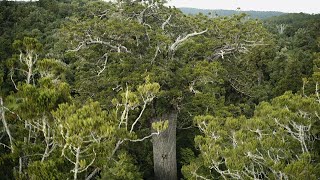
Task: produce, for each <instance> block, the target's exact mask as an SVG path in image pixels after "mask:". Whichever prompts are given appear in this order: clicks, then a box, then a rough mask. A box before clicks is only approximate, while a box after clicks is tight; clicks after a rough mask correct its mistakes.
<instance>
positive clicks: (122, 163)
mask: <svg viewBox="0 0 320 180" xmlns="http://www.w3.org/2000/svg"><path fill="white" fill-rule="evenodd" d="M117 158H118V159H119V160H118V161H117V162H115V163H112V164H111V165H110V166H107V165H105V166H104V169H103V170H102V174H101V178H100V179H112V180H121V179H128V180H136V179H142V176H141V173H139V169H138V168H137V166H135V165H134V164H133V162H134V161H133V159H132V158H131V157H130V156H128V154H126V153H121V154H119V155H118V157H117Z"/></svg>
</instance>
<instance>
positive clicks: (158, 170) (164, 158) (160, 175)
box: [152, 112, 177, 180]
mask: <svg viewBox="0 0 320 180" xmlns="http://www.w3.org/2000/svg"><path fill="white" fill-rule="evenodd" d="M159 120H168V121H169V127H168V128H167V129H166V130H165V131H164V132H161V133H160V135H158V136H153V137H152V144H153V163H154V174H155V179H156V180H176V179H177V161H176V127H177V113H176V112H170V113H167V114H164V115H162V117H161V118H157V119H155V121H159Z"/></svg>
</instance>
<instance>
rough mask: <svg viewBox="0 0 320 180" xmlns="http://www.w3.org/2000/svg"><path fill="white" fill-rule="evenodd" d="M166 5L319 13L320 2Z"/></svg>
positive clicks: (191, 0) (186, 0)
mask: <svg viewBox="0 0 320 180" xmlns="http://www.w3.org/2000/svg"><path fill="white" fill-rule="evenodd" d="M168 1H169V3H168V5H170V6H176V7H193V8H201V9H231V10H236V9H237V8H238V7H240V8H241V10H257V11H282V12H305V13H316V14H318V13H320V0H168Z"/></svg>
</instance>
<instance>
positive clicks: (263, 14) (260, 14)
mask: <svg viewBox="0 0 320 180" xmlns="http://www.w3.org/2000/svg"><path fill="white" fill-rule="evenodd" d="M180 9H181V11H182V12H184V13H185V14H198V13H202V14H209V13H211V15H212V16H215V15H217V16H230V15H233V14H237V13H239V11H235V10H222V9H216V10H213V9H196V8H180ZM241 12H242V13H246V14H248V15H249V16H251V17H252V18H257V19H267V18H270V17H274V16H280V15H282V14H284V13H283V12H277V11H241Z"/></svg>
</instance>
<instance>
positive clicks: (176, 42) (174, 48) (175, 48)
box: [169, 29, 208, 52]
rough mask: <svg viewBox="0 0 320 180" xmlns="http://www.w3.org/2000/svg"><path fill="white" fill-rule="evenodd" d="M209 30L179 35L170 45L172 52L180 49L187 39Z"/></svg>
mask: <svg viewBox="0 0 320 180" xmlns="http://www.w3.org/2000/svg"><path fill="white" fill-rule="evenodd" d="M207 31H208V29H206V30H204V31H201V32H194V33H191V34H187V35H186V36H185V37H183V38H182V37H181V36H179V37H178V38H177V39H176V41H175V42H174V43H173V44H172V45H171V46H170V48H169V50H170V51H171V52H174V51H176V50H177V49H178V47H179V46H180V45H181V44H182V43H183V42H184V41H186V40H188V39H189V38H191V37H193V36H197V35H201V34H204V33H206V32H207Z"/></svg>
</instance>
